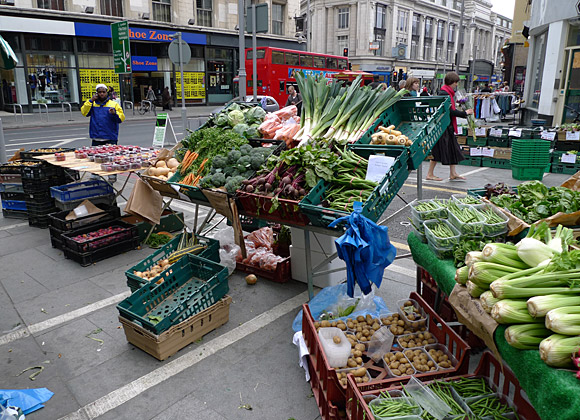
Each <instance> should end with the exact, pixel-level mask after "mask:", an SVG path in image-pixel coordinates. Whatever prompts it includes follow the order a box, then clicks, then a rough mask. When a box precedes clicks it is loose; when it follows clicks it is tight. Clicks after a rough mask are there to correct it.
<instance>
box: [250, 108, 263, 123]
mask: <svg viewBox="0 0 580 420" xmlns="http://www.w3.org/2000/svg"><path fill="white" fill-rule="evenodd" d="M265 116H266V111H264V110H263V109H262V108H261V107H259V106H255V107H253V108H250V109H248V111H247V112H246V122H247V123H248V124H253V123H261V122H262V121H263V120H264V117H265Z"/></svg>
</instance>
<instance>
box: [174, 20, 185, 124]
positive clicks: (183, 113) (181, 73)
mask: <svg viewBox="0 0 580 420" xmlns="http://www.w3.org/2000/svg"><path fill="white" fill-rule="evenodd" d="M176 35H177V42H179V74H180V75H181V124H182V126H183V132H184V133H185V129H186V128H187V110H186V109H185V80H184V79H183V45H182V44H181V32H177V34H176Z"/></svg>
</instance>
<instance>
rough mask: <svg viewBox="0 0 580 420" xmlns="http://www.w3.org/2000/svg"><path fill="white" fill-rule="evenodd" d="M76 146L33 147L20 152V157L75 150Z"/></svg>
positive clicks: (30, 157) (27, 157)
mask: <svg viewBox="0 0 580 420" xmlns="http://www.w3.org/2000/svg"><path fill="white" fill-rule="evenodd" d="M74 151H75V148H74V147H72V148H70V147H69V148H66V147H47V148H41V149H32V150H27V151H26V152H20V157H21V158H22V159H34V158H36V157H37V156H42V155H51V154H54V153H67V152H74Z"/></svg>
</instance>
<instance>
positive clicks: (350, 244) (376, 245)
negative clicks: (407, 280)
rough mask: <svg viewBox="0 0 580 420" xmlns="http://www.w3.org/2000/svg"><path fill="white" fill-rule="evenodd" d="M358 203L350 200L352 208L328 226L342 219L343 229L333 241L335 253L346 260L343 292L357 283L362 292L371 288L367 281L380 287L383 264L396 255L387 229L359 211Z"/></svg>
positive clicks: (383, 270) (360, 207) (393, 258)
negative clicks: (348, 212) (344, 227)
mask: <svg viewBox="0 0 580 420" xmlns="http://www.w3.org/2000/svg"><path fill="white" fill-rule="evenodd" d="M361 212H362V203H360V202H355V203H354V211H353V212H352V213H351V214H350V215H348V216H345V217H341V218H340V219H337V220H335V221H334V222H332V223H331V224H330V225H329V227H334V226H336V225H337V224H339V223H342V222H346V223H347V226H348V228H347V230H346V232H345V233H344V235H342V236H341V237H340V238H338V239H337V240H336V241H335V243H336V251H337V253H338V257H339V258H340V259H341V260H343V261H344V262H345V263H346V284H347V286H348V287H347V293H348V295H349V296H352V295H353V293H354V286H355V284H358V285H359V287H360V288H361V290H362V291H363V293H364V294H368V293H370V291H371V283H374V284H375V285H376V286H377V287H381V282H382V281H383V274H384V272H385V268H386V267H387V266H389V265H390V264H391V263H392V262H393V261H394V260H395V256H396V255H397V250H396V248H395V247H394V246H393V245H392V244H391V242H390V241H389V230H388V228H387V227H386V226H379V225H377V224H376V223H374V222H373V221H372V220H370V219H367V218H366V217H365V216H363V215H362V213H361Z"/></svg>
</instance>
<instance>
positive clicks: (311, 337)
mask: <svg viewBox="0 0 580 420" xmlns="http://www.w3.org/2000/svg"><path fill="white" fill-rule="evenodd" d="M410 298H411V299H414V300H415V301H416V302H417V303H418V304H419V306H421V307H422V308H423V309H424V310H425V312H426V313H427V314H428V315H429V332H431V333H432V334H433V335H434V336H435V337H436V338H437V341H438V343H441V344H443V345H445V346H446V347H447V348H448V349H449V352H450V353H451V354H453V355H454V356H455V358H456V359H457V361H458V363H457V365H456V366H455V367H454V368H453V369H446V370H445V371H442V372H426V373H421V374H418V375H415V376H416V377H417V378H426V379H431V378H442V377H447V376H449V375H456V374H465V373H467V370H468V368H469V350H470V347H469V345H468V344H467V343H466V342H465V341H464V340H463V339H462V338H461V337H460V336H459V334H457V333H456V332H455V331H454V330H453V329H452V328H451V327H449V326H448V325H447V324H446V323H445V321H443V319H441V317H440V316H439V315H438V314H437V313H436V312H435V311H434V310H433V309H432V308H431V307H430V306H429V305H428V304H427V302H425V300H423V298H421V296H419V295H418V294H417V293H415V292H412V293H411V295H410ZM302 310H303V316H302V333H303V335H304V341H305V342H306V346H307V347H308V350H309V353H310V356H311V360H312V364H313V371H314V375H312V374H311V376H316V377H317V378H318V381H319V382H320V384H321V388H322V390H323V391H324V392H325V396H326V400H327V401H329V402H332V403H333V404H334V405H336V406H337V407H338V408H343V407H344V406H345V401H346V388H344V387H342V386H341V385H340V382H339V380H338V376H337V374H336V369H334V368H331V367H330V365H329V364H328V360H327V358H326V355H325V354H324V351H323V350H322V345H321V343H320V340H319V339H318V334H317V333H316V328H315V327H314V319H313V318H312V315H311V313H310V309H309V307H308V304H304V305H302ZM363 360H364V359H363ZM364 367H366V368H367V371H368V372H369V374H370V375H371V377H372V380H371V382H368V383H366V384H365V386H366V387H369V386H371V387H372V386H373V384H377V386H378V387H380V388H381V389H382V388H384V387H385V386H386V385H385V384H396V383H399V382H401V381H405V382H406V381H407V379H408V378H409V376H400V377H397V378H387V376H388V373H387V371H386V370H385V368H383V367H382V365H377V364H375V363H374V362H373V361H372V359H369V360H368V361H366V362H365V363H364Z"/></svg>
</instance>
